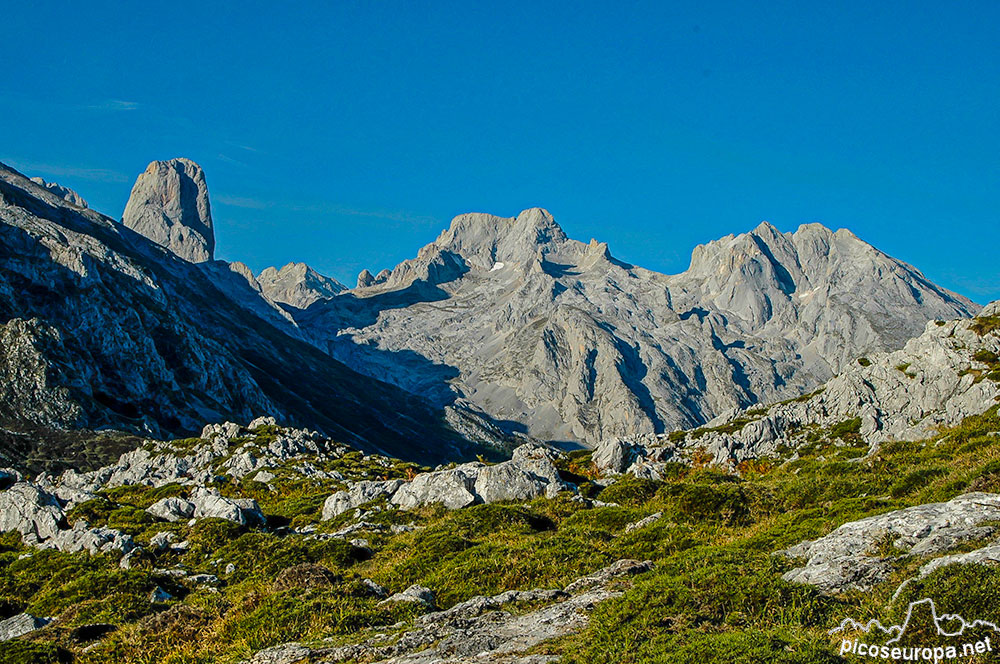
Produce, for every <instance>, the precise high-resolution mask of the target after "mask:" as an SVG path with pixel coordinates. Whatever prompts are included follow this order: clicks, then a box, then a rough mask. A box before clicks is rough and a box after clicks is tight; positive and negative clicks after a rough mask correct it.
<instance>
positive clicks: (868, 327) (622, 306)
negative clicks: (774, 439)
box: [296, 208, 979, 445]
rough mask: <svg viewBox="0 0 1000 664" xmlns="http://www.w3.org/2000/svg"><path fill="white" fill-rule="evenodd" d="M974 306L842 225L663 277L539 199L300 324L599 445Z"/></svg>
mask: <svg viewBox="0 0 1000 664" xmlns="http://www.w3.org/2000/svg"><path fill="white" fill-rule="evenodd" d="M978 309H979V307H978V306H977V305H975V304H974V303H972V302H970V301H969V300H968V299H966V298H964V297H962V296H959V295H956V294H955V293H951V292H949V291H946V290H944V289H942V288H940V287H938V286H936V285H934V284H932V283H931V282H929V281H928V280H927V279H926V278H925V277H924V276H923V275H922V274H921V273H920V272H919V271H918V270H916V269H915V268H913V267H912V266H909V265H907V264H905V263H902V262H900V261H898V260H895V259H893V258H891V257H889V256H887V255H885V254H884V253H882V252H880V251H878V250H877V249H875V248H874V247H872V246H870V245H868V244H866V243H865V242H863V241H862V240H860V239H859V238H857V237H856V236H855V235H853V234H852V233H851V232H849V231H847V230H838V231H831V230H829V229H827V228H825V227H823V226H821V225H819V224H808V225H805V226H802V227H801V228H799V229H798V230H797V231H795V232H794V233H781V232H778V231H777V230H776V229H775V228H774V227H773V226H771V225H770V224H767V223H763V224H761V225H760V226H758V227H757V228H755V229H754V230H752V231H750V232H749V233H745V234H742V235H731V236H727V237H725V238H722V239H720V240H716V241H713V242H710V243H708V244H706V245H703V246H699V247H697V248H695V250H694V253H693V255H692V259H691V265H690V267H689V269H688V270H687V271H685V272H683V273H681V274H677V275H665V274H659V273H656V272H652V271H649V270H645V269H643V268H641V267H637V266H633V265H629V264H627V263H624V262H622V261H620V260H618V259H616V258H615V257H613V256H612V254H611V252H610V251H609V249H608V246H607V245H606V244H604V243H601V242H598V241H596V240H592V241H591V242H590V243H583V242H578V241H576V240H572V239H570V238H568V237H567V235H566V234H565V233H564V232H563V230H562V228H561V227H560V226H559V225H558V224H557V223H556V221H555V220H554V219H553V217H552V216H551V215H550V214H549V213H548V212H546V211H545V210H542V209H538V208H533V209H530V210H525V211H524V212H522V213H521V214H519V215H518V216H517V217H513V218H503V217H496V216H492V215H487V214H467V215H461V216H458V217H456V218H455V219H454V220H453V221H452V223H451V226H450V227H449V228H448V229H447V230H445V231H444V232H443V233H441V235H440V236H439V237H438V238H437V240H435V241H434V242H433V243H431V244H429V245H427V246H425V247H424V248H422V249H421V250H420V251H419V252H418V254H417V256H416V258H413V259H410V260H407V261H404V262H402V263H400V264H399V265H397V266H396V267H395V268H394V269H393V270H391V271H384V272H383V273H380V274H379V275H377V276H375V277H373V276H372V275H371V273H369V272H367V271H365V272H362V274H361V276H360V277H359V279H358V287H357V288H356V289H354V290H351V291H348V292H345V293H341V294H340V295H338V296H337V297H335V298H332V299H329V300H326V301H323V302H319V303H317V304H316V305H315V306H313V307H311V308H310V309H309V310H308V311H305V312H299V313H297V314H296V321H297V322H298V323H299V325H300V327H301V328H302V330H303V331H304V332H305V333H306V334H307V336H309V337H310V338H312V339H313V340H314V342H315V343H316V344H317V345H319V346H320V347H321V348H324V349H326V350H328V352H330V353H331V354H332V355H333V356H334V357H336V358H337V359H339V360H341V361H343V362H344V363H346V364H348V365H349V366H351V367H353V368H354V369H356V370H357V371H360V372H362V373H366V374H368V375H371V376H375V377H378V378H379V379H381V380H385V381H388V382H392V383H394V384H396V385H398V386H400V387H402V388H403V389H405V390H407V391H410V392H413V393H415V394H421V395H425V396H427V397H429V398H430V399H432V400H433V401H435V402H436V403H437V404H438V405H439V406H444V407H446V408H448V407H453V406H455V405H463V406H465V407H467V408H471V409H474V410H477V411H479V412H481V413H484V414H486V415H487V416H489V417H490V418H492V419H493V420H494V421H495V422H497V423H499V424H500V426H501V427H502V428H505V429H506V430H507V431H510V432H513V431H522V432H526V433H528V434H529V435H531V436H534V437H536V438H540V439H543V440H552V441H578V442H582V443H584V444H587V445H593V444H596V443H597V442H599V441H601V440H604V439H607V438H611V437H614V436H629V435H637V434H660V433H665V432H669V431H672V430H676V429H684V428H690V427H694V426H697V425H700V424H703V423H705V422H707V421H708V420H711V419H713V418H715V417H717V416H719V415H721V414H723V413H726V412H729V411H731V410H733V409H736V408H741V407H748V406H750V405H752V404H757V403H767V402H771V401H776V400H780V399H784V398H789V397H795V396H799V395H801V394H803V393H806V392H809V391H811V390H813V389H815V388H816V387H818V386H819V385H820V384H822V383H823V382H824V381H826V380H828V379H830V378H831V377H832V376H833V375H834V374H836V373H837V372H839V371H841V370H842V369H844V368H846V367H848V366H850V365H851V363H852V362H854V361H855V360H856V359H857V358H858V357H860V356H863V355H866V354H869V353H874V352H878V351H887V350H895V349H897V348H900V347H901V346H902V345H903V344H904V343H905V342H906V340H907V339H909V338H910V337H912V336H914V335H916V334H918V333H919V332H920V331H921V330H922V329H923V328H924V325H925V324H926V323H927V321H929V320H934V319H945V320H950V319H954V318H959V317H968V316H971V315H973V314H975V313H976V312H977V311H978Z"/></svg>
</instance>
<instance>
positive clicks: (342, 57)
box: [0, 1, 1000, 303]
mask: <svg viewBox="0 0 1000 664" xmlns="http://www.w3.org/2000/svg"><path fill="white" fill-rule="evenodd" d="M206 5H208V6H206ZM3 23H4V31H3V32H4V59H5V61H6V62H5V66H4V75H3V77H0V139H2V140H0V160H2V161H4V162H6V163H9V164H11V165H13V166H15V167H17V168H19V169H21V170H23V171H26V172H27V173H29V174H31V175H42V176H43V177H45V178H46V179H50V180H56V181H58V182H60V183H62V184H65V185H67V186H71V187H73V188H74V189H76V190H77V191H78V192H79V193H80V194H81V195H83V196H84V198H86V199H87V200H88V201H89V202H90V203H91V206H92V207H94V208H96V209H98V210H100V211H101V212H104V213H106V214H109V215H111V216H113V217H119V216H120V215H121V211H122V209H123V208H124V204H125V201H126V199H127V197H128V192H129V189H130V187H131V184H132V182H133V181H134V178H135V176H136V175H137V174H138V173H139V172H140V171H142V170H143V168H144V167H145V165H146V164H147V163H148V162H149V161H150V160H152V159H166V158H170V157H175V156H186V157H190V158H192V159H194V160H196V161H198V162H199V163H201V164H202V166H203V167H204V168H205V170H206V173H207V177H208V184H209V188H210V191H211V194H212V205H213V213H214V217H215V220H216V225H217V236H218V242H219V248H218V254H219V256H220V257H221V258H225V259H227V260H242V261H244V262H246V263H248V264H249V265H250V266H251V267H252V268H254V269H255V270H260V269H262V268H263V267H265V266H267V265H272V264H277V265H280V264H284V263H286V262H288V261H291V260H302V261H305V262H307V263H310V264H311V265H313V266H314V267H316V268H317V269H319V270H320V271H322V272H325V273H327V274H332V275H333V276H335V277H337V278H339V279H341V280H343V281H345V282H347V283H349V284H350V285H353V282H354V279H355V277H356V275H357V273H358V272H359V271H360V270H361V269H362V268H365V267H367V268H369V269H371V270H372V271H373V272H376V271H378V270H379V269H381V268H383V267H391V266H393V265H394V264H396V263H397V262H399V261H400V260H402V259H404V258H408V257H411V256H413V255H415V254H416V251H417V249H418V248H419V247H420V246H422V245H423V244H426V243H427V242H429V241H431V240H433V239H434V237H435V236H436V235H437V234H438V232H439V231H440V230H441V229H443V228H444V227H446V226H447V223H448V221H449V220H450V218H451V217H452V216H454V215H456V214H459V213H462V212H469V211H480V212H491V213H495V214H502V215H513V214H516V213H517V212H518V211H519V210H521V209H523V208H527V207H531V206H542V207H545V208H547V209H549V210H550V211H551V212H552V213H553V214H554V215H555V216H556V219H557V220H558V221H559V222H560V223H561V224H562V226H563V227H564V228H565V229H566V231H567V233H568V234H569V235H570V236H571V237H576V238H578V239H581V240H584V241H587V240H589V239H590V238H591V237H596V238H598V239H600V240H604V241H607V242H608V243H609V244H610V245H611V250H612V252H613V253H614V254H615V255H616V256H618V257H620V258H622V259H623V260H626V261H629V262H633V263H636V264H639V265H642V266H644V267H649V268H651V269H657V270H661V271H664V272H678V271H681V270H683V269H685V268H686V267H687V264H688V261H689V258H690V252H691V249H692V248H693V247H694V245H696V244H698V243H702V242H707V241H709V240H712V239H715V238H717V237H719V236H722V235H725V234H727V233H737V232H743V231H746V230H749V229H751V228H753V227H754V226H756V225H757V224H758V223H759V222H760V221H761V220H763V219H767V220H769V221H771V222H772V223H774V224H775V225H776V226H778V227H779V228H780V229H782V230H792V229H794V228H796V227H797V226H798V225H799V224H802V223H806V222H811V221H819V222H821V223H824V224H826V225H828V226H831V227H834V228H838V227H847V228H850V229H851V230H853V231H854V232H855V233H857V234H858V235H859V236H860V237H862V238H863V239H865V240H867V241H869V242H871V243H872V244H874V245H876V246H877V247H879V248H880V249H882V250H883V251H886V252H887V253H889V254H892V255H894V256H896V257H898V258H901V259H903V260H906V261H908V262H911V263H913V264H914V265H916V266H917V267H919V268H920V269H921V270H923V271H924V273H925V274H926V275H927V276H928V277H930V278H931V279H932V280H934V281H936V282H938V283H940V284H942V285H944V286H946V287H949V288H951V289H953V290H956V291H958V292H961V293H963V294H965V295H967V296H969V297H971V298H973V299H974V300H976V301H978V302H981V303H984V302H986V301H989V300H991V299H996V298H1000V261H998V260H997V256H998V250H997V240H998V233H1000V161H998V160H1000V110H998V109H1000V40H997V39H996V26H997V25H998V24H1000V4H998V3H996V2H981V3H976V2H955V3H941V2H918V1H912V2H898V3H897V2H879V3H870V2H841V3H816V2H787V3H786V2H769V3H750V2H724V3H704V2H691V3H687V2H670V3H663V2H657V3H641V2H639V3H622V2H618V3H610V2H609V3H590V2H576V3H545V2H525V3H519V2H507V3H496V4H494V5H492V6H490V5H488V4H487V3H480V2H472V3H445V2H435V3H424V2H405V3H403V2H400V3H395V2H364V3H354V2H339V3H314V4H311V3H260V4H252V3H226V4H225V5H223V4H222V3H185V2H171V3H157V2H143V3H141V4H140V3H135V4H134V7H133V8H132V9H128V8H127V7H122V6H118V5H116V4H113V3H100V2H98V3H68V2H67V3H63V2H52V3H45V4H44V5H43V6H40V5H39V4H38V3H10V6H7V7H5V8H4V19H3Z"/></svg>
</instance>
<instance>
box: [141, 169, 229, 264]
mask: <svg viewBox="0 0 1000 664" xmlns="http://www.w3.org/2000/svg"><path fill="white" fill-rule="evenodd" d="M122 223H124V224H125V225H126V226H128V227H129V228H131V229H132V230H134V231H135V232H137V233H141V234H142V235H145V236H146V237H148V238H149V239H150V240H152V241H153V242H156V243H157V244H159V245H162V246H164V247H166V248H167V249H169V250H170V251H172V252H173V253H175V254H177V255H178V256H180V257H181V258H183V259H184V260H186V261H190V262H192V263H203V262H205V261H210V260H212V259H213V258H214V254H215V231H214V230H213V227H212V210H211V207H210V206H209V202H208V185H206V184H205V172H204V171H202V170H201V166H199V165H198V164H196V163H194V162H193V161H191V160H190V159H171V160H169V161H154V162H151V163H150V164H149V166H147V167H146V170H145V171H143V172H142V173H140V174H139V177H138V178H137V179H136V181H135V185H134V186H133V187H132V194H131V195H130V196H129V199H128V204H127V205H126V206H125V213H124V214H123V215H122Z"/></svg>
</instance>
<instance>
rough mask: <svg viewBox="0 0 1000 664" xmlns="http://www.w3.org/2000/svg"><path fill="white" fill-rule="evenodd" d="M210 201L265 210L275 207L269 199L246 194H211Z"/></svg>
mask: <svg viewBox="0 0 1000 664" xmlns="http://www.w3.org/2000/svg"><path fill="white" fill-rule="evenodd" d="M212 203H221V204H222V205H228V206H230V207H238V208H247V209H249V210H266V209H267V208H271V207H275V206H274V204H273V203H271V202H269V201H262V200H260V199H258V198H250V197H247V196H229V195H227V194H212Z"/></svg>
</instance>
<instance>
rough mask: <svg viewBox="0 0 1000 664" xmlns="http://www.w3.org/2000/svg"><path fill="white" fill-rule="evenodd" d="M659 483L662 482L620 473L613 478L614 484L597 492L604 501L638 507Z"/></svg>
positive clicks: (647, 498) (653, 492)
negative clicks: (617, 476) (620, 474)
mask: <svg viewBox="0 0 1000 664" xmlns="http://www.w3.org/2000/svg"><path fill="white" fill-rule="evenodd" d="M661 485H662V482H657V481H655V480H647V479H639V478H637V477H636V476H634V475H622V476H620V477H619V478H618V479H616V480H615V483H614V484H612V485H611V486H609V487H607V488H606V489H604V491H602V492H601V493H600V494H598V498H599V499H600V500H601V501H603V502H605V503H617V504H619V505H628V506H631V507H638V506H639V505H643V504H645V503H646V502H647V501H648V500H649V499H650V498H652V497H653V496H655V495H656V491H657V490H658V489H659V488H660V486H661Z"/></svg>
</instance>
